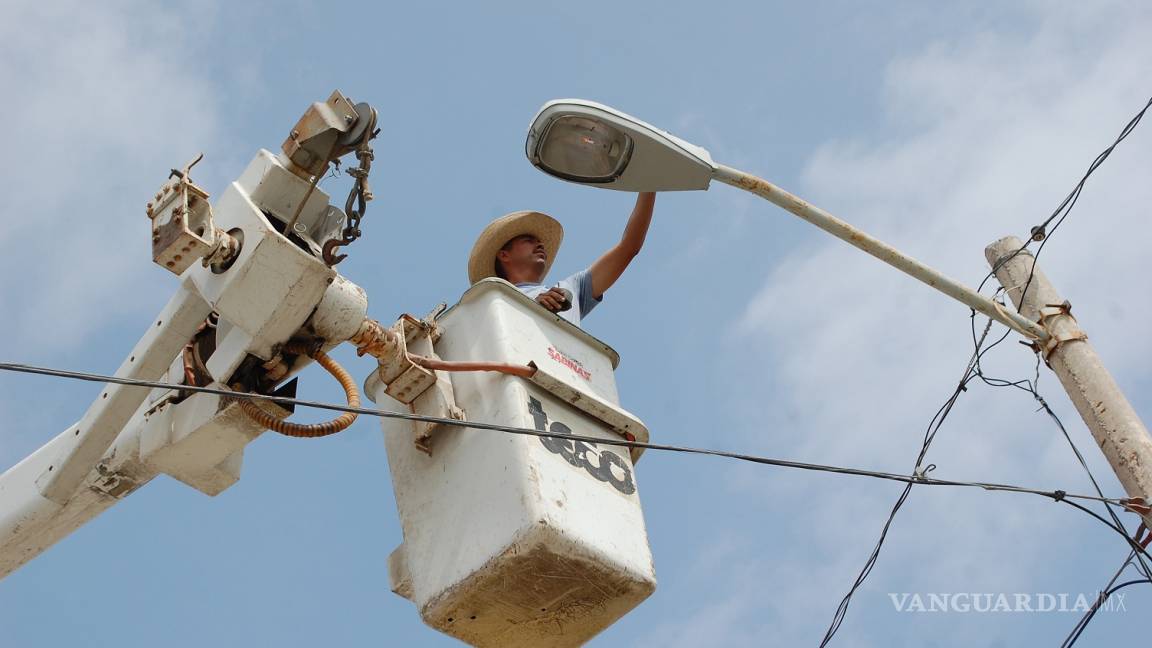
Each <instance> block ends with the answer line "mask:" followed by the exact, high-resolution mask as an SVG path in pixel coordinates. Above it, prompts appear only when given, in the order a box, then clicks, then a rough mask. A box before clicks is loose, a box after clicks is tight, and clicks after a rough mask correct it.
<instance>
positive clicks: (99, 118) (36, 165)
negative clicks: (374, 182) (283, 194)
mask: <svg viewBox="0 0 1152 648" xmlns="http://www.w3.org/2000/svg"><path fill="white" fill-rule="evenodd" d="M210 14H211V8H210V7H207V6H196V7H193V8H188V9H176V8H173V9H164V8H160V7H156V6H154V5H153V4H151V3H145V2H117V3H111V4H108V3H101V4H93V3H82V2H62V3H34V2H16V3H7V4H6V8H5V20H4V21H3V23H2V24H0V43H2V44H0V51H2V52H3V54H2V55H0V87H3V88H4V90H5V92H4V94H5V101H4V102H3V104H0V121H2V122H3V123H4V124H5V127H6V128H5V149H6V151H7V152H8V154H7V155H5V156H4V157H3V159H0V183H2V185H3V193H4V196H5V204H4V207H3V213H2V215H0V271H2V273H3V275H4V276H5V277H6V280H5V281H4V282H3V284H0V303H2V304H4V305H5V307H4V309H5V314H6V315H7V326H6V334H5V338H4V342H3V343H2V344H0V349H3V350H4V355H5V356H8V357H13V355H14V354H16V353H17V352H18V355H19V357H23V358H28V357H32V355H33V354H35V353H37V352H40V351H44V350H47V349H53V350H56V351H60V350H67V349H69V348H75V347H76V346H79V345H81V344H83V343H84V342H86V341H87V337H88V336H89V335H91V334H92V332H94V331H96V330H99V328H100V327H101V326H102V325H105V324H107V323H109V322H112V321H115V320H117V319H118V318H120V317H123V316H124V315H125V314H131V313H139V312H142V311H151V310H153V309H154V308H155V307H156V306H157V304H155V303H153V302H154V301H155V300H148V301H144V302H142V300H141V295H142V294H148V293H149V292H150V291H140V292H138V293H132V294H125V292H124V289H123V286H125V285H131V286H135V287H137V288H139V287H143V286H145V285H147V286H157V287H158V288H159V286H160V285H161V282H163V281H167V278H165V277H163V273H162V272H158V271H157V270H156V269H154V268H152V267H151V263H150V250H149V249H148V238H147V228H148V222H147V218H146V216H145V215H144V204H145V202H147V200H148V198H149V196H150V195H151V193H152V192H154V191H155V190H156V189H157V188H158V187H159V186H160V184H161V183H162V182H163V181H164V180H165V179H166V177H167V172H168V169H169V168H171V167H173V166H177V165H179V164H181V163H182V162H184V161H185V160H186V159H188V158H190V157H191V156H192V155H194V154H196V153H197V152H198V151H202V150H206V149H209V150H210V149H212V148H213V147H215V146H217V145H218V143H219V140H220V136H219V133H218V130H217V126H216V111H217V101H218V99H217V89H216V88H214V87H213V86H212V84H211V83H209V82H208V81H207V79H206V75H204V74H203V73H202V72H201V71H200V69H201V67H202V66H201V65H200V64H198V62H197V60H196V57H195V55H194V52H195V51H197V49H196V46H198V45H197V43H196V41H197V39H200V38H203V36H204V34H203V33H201V32H199V31H198V30H199V29H201V28H203V27H204V25H205V23H206V22H207V21H208V20H209V18H208V17H206V16H210ZM46 34H50V35H51V36H50V37H47V38H46V37H45V35H46ZM169 285H171V282H169ZM155 292H156V294H163V293H164V292H166V291H162V290H159V289H158V290H156V291H155ZM161 303H162V302H161Z"/></svg>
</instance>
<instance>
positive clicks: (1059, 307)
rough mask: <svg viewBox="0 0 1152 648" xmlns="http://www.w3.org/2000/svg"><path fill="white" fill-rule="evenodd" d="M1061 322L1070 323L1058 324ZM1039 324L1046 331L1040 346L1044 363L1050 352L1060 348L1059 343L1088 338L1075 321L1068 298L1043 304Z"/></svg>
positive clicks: (1050, 354)
mask: <svg viewBox="0 0 1152 648" xmlns="http://www.w3.org/2000/svg"><path fill="white" fill-rule="evenodd" d="M1060 318H1067V319H1066V320H1063V319H1060ZM1061 322H1064V323H1065V324H1071V326H1067V325H1065V326H1059V325H1058V324H1060V323H1061ZM1040 326H1042V327H1044V330H1046V331H1048V339H1047V340H1044V343H1043V345H1041V346H1040V349H1041V353H1042V354H1043V356H1044V362H1045V363H1047V362H1048V358H1049V357H1051V356H1052V353H1053V352H1054V351H1056V349H1058V348H1060V345H1061V344H1064V343H1065V342H1076V341H1084V340H1087V339H1088V334H1087V333H1085V332H1084V331H1083V330H1082V329H1081V328H1080V326H1079V325H1078V324H1077V323H1076V318H1075V317H1073V316H1072V303H1071V302H1069V301H1068V300H1064V303H1062V304H1045V305H1044V306H1043V307H1042V308H1041V309H1040ZM1049 366H1051V365H1049Z"/></svg>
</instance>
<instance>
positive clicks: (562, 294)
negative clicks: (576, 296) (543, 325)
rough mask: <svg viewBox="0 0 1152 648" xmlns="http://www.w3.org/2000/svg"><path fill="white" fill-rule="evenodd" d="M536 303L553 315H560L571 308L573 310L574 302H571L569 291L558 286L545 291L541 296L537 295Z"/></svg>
mask: <svg viewBox="0 0 1152 648" xmlns="http://www.w3.org/2000/svg"><path fill="white" fill-rule="evenodd" d="M536 303H538V304H540V305H541V306H543V307H544V308H547V309H548V310H550V311H552V312H553V313H559V312H561V311H566V310H568V309H569V308H572V302H571V301H570V300H569V297H568V291H566V290H564V289H562V288H560V287H558V286H553V287H552V288H549V289H548V290H545V291H544V292H542V293H540V294H539V295H536Z"/></svg>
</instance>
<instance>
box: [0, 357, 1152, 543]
mask: <svg viewBox="0 0 1152 648" xmlns="http://www.w3.org/2000/svg"><path fill="white" fill-rule="evenodd" d="M0 371H12V372H18V373H28V374H38V375H43V376H53V377H57V378H68V379H74V380H84V381H88V382H97V383H112V384H117V385H127V386H132V387H148V388H151V389H165V390H170V391H185V392H195V393H202V394H215V395H217V396H226V397H228V398H234V399H249V400H263V401H269V402H273V403H280V404H284V405H296V406H299V407H310V408H314V409H322V410H330V411H335V412H352V413H354V414H364V415H366V416H375V417H379V418H393V419H401V420H405V421H421V422H427V423H440V424H443V425H448V426H453V427H459V428H472V429H477V430H487V431H493V432H506V433H509V434H519V435H524V436H534V437H546V438H564V439H572V440H574V441H584V442H588V443H596V444H600V445H608V446H619V447H624V448H643V449H645V450H662V451H667V452H682V453H687V454H697V455H708V456H714V457H722V458H727V459H736V460H740V461H747V462H751V463H756V464H762V465H768V466H776V467H779V468H794V469H797V470H808V471H814V472H827V473H835V474H841V475H851V476H856V477H871V478H874V479H884V480H888V481H896V482H901V483H905V484H921V485H925V486H954V487H960V488H979V489H981V490H986V491H994V492H1007V493H1023V494H1029V495H1039V496H1042V497H1045V498H1049V499H1052V500H1055V501H1057V502H1063V503H1065V504H1075V502H1072V501H1071V500H1084V501H1091V502H1102V503H1105V504H1109V505H1113V506H1120V507H1126V506H1127V505H1129V504H1133V502H1132V501H1131V500H1128V499H1126V498H1115V497H1101V496H1097V495H1086V494H1082V493H1069V492H1067V491H1064V490H1043V489H1037V488H1028V487H1024V486H1016V485H1012V484H1001V483H996V482H977V481H959V480H952V479H938V478H935V477H929V476H928V474H927V473H929V472H931V471H932V470H933V469H935V468H936V466H935V465H934V464H933V465H929V466H928V467H926V468H925V469H923V470H922V471H919V472H917V473H914V474H912V475H904V474H900V473H890V472H884V471H879V470H866V469H863V468H850V467H844V466H834V465H829V464H816V463H809V462H803V461H791V460H787V459H775V458H772V457H762V456H757V455H750V454H742V453H738V452H728V451H725V450H712V449H707V448H693V447H688V446H674V445H668V444H661V443H647V442H641V441H628V440H626V439H623V438H620V439H614V438H602V437H593V436H586V435H579V434H558V433H555V432H547V431H542V430H537V429H534V428H521V427H515V426H510V425H500V424H497V423H484V422H481V421H460V420H457V419H451V418H444V417H439V416H426V415H423V414H410V413H407V412H394V411H391V410H382V409H373V408H368V407H350V406H348V405H339V404H335V403H324V402H320V401H311V400H305V399H301V398H292V397H289V396H273V395H265V394H252V393H248V392H237V391H232V390H229V389H219V388H215V387H196V386H193V385H179V384H173V383H166V382H159V381H153V380H138V379H135V378H120V377H117V376H107V375H103V374H96V373H89V372H83V371H69V370H66V369H52V368H48V367H38V366H35V365H26V364H18V363H11V362H0ZM1100 519H1103V518H1100ZM1105 522H1106V521H1105ZM1108 526H1111V524H1109V525H1108ZM1150 557H1152V556H1150Z"/></svg>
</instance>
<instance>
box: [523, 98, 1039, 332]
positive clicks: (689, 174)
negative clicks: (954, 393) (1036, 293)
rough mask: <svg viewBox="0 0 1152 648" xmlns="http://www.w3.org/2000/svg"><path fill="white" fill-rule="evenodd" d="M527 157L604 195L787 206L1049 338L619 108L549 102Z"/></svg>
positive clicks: (536, 122)
mask: <svg viewBox="0 0 1152 648" xmlns="http://www.w3.org/2000/svg"><path fill="white" fill-rule="evenodd" d="M525 152H526V153H527V155H528V159H529V160H530V161H531V162H532V164H533V165H535V166H536V168H538V169H540V170H541V171H544V172H545V173H547V174H549V175H552V176H555V177H557V178H560V179H562V180H568V181H569V182H575V183H578V184H586V185H589V186H593V187H601V188H603V189H617V190H620V191H691V190H699V189H707V188H708V184H709V182H710V181H711V180H713V179H715V180H717V181H719V182H723V183H724V184H728V185H732V186H733V187H738V188H740V189H743V190H745V191H748V192H750V193H754V194H756V195H757V196H760V197H761V198H764V199H766V200H768V201H769V202H772V203H774V204H776V205H778V206H779V207H782V208H784V209H786V210H788V211H790V212H792V213H793V214H795V215H797V216H799V217H800V218H803V219H804V220H806V221H808V222H809V223H812V224H813V225H815V226H816V227H819V228H820V229H822V230H824V231H826V232H828V233H829V234H832V235H833V236H835V237H837V238H839V239H841V240H843V241H845V242H847V243H850V244H852V245H854V246H856V247H858V248H860V249H861V250H863V251H865V252H867V253H868V254H871V255H872V256H874V257H876V258H877V259H880V260H881V261H883V262H885V263H887V264H888V265H890V266H892V267H894V268H897V269H898V270H901V271H902V272H904V273H906V274H908V275H910V276H912V277H914V278H916V279H918V280H920V281H922V282H924V283H926V284H928V285H929V286H931V287H933V288H935V289H936V290H939V291H940V292H942V293H944V294H946V295H948V296H949V297H952V298H953V299H956V300H958V301H960V302H962V303H964V304H965V305H967V306H968V307H969V308H973V309H975V310H977V311H979V312H981V313H983V314H984V315H987V316H988V317H991V318H992V319H994V320H996V321H997V322H1000V323H1001V324H1004V325H1005V326H1007V327H1009V328H1011V329H1013V330H1015V331H1018V332H1019V333H1021V334H1022V335H1025V336H1027V337H1029V338H1032V339H1035V340H1038V341H1040V342H1044V341H1046V340H1047V339H1048V332H1047V331H1045V330H1044V329H1043V328H1042V327H1041V326H1040V325H1039V324H1037V323H1036V322H1033V321H1032V320H1029V319H1028V318H1026V317H1023V316H1022V315H1020V314H1019V313H1017V312H1015V311H1010V310H1007V309H1005V308H1004V307H1003V306H1001V305H1000V304H998V303H996V302H994V301H992V300H991V299H988V298H987V297H985V296H984V295H981V294H980V293H978V292H976V291H975V290H972V289H971V288H969V287H967V286H965V285H963V284H961V283H959V282H957V281H954V280H953V279H951V278H949V277H947V276H945V275H943V274H941V273H940V272H938V271H936V270H934V269H932V268H930V267H928V266H926V265H924V264H923V263H921V262H919V261H917V260H916V259H913V258H912V257H910V256H908V255H906V254H904V253H902V252H900V251H899V250H897V249H896V248H894V247H892V246H891V245H888V244H887V243H884V242H883V241H881V240H879V239H876V238H873V237H872V236H869V235H868V234H865V233H864V232H862V231H860V230H858V229H856V228H855V227H852V226H851V225H849V224H848V223H846V222H844V221H842V220H840V219H839V218H836V217H835V216H833V215H832V214H830V213H828V212H826V211H824V210H823V209H820V208H819V207H816V206H815V205H812V204H810V203H808V202H807V201H805V200H804V199H802V198H800V197H799V196H795V195H793V194H791V193H789V192H787V191H785V190H784V189H781V188H780V187H777V186H776V185H774V184H772V183H771V182H768V181H767V180H764V179H762V178H758V177H756V176H754V175H751V174H749V173H745V172H743V171H740V170H737V169H733V168H732V167H728V166H724V165H723V164H717V163H715V162H713V161H712V156H711V155H709V154H708V151H706V150H704V149H702V148H700V147H699V146H695V145H693V144H689V143H688V142H685V141H684V140H682V139H680V138H678V137H675V136H673V135H670V134H668V133H666V132H664V131H662V130H660V129H658V128H656V127H654V126H651V125H649V124H646V123H644V122H642V121H640V120H639V119H636V118H635V117H632V116H630V115H627V114H625V113H622V112H620V111H619V110H616V109H614V108H610V107H608V106H605V105H602V104H598V103H595V102H592V101H585V100H583V99H558V100H555V101H549V102H548V103H546V104H544V106H543V107H542V108H541V109H540V111H539V112H538V113H536V117H535V119H533V120H532V126H531V127H530V128H529V129H528V141H527V143H526V151H525Z"/></svg>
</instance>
